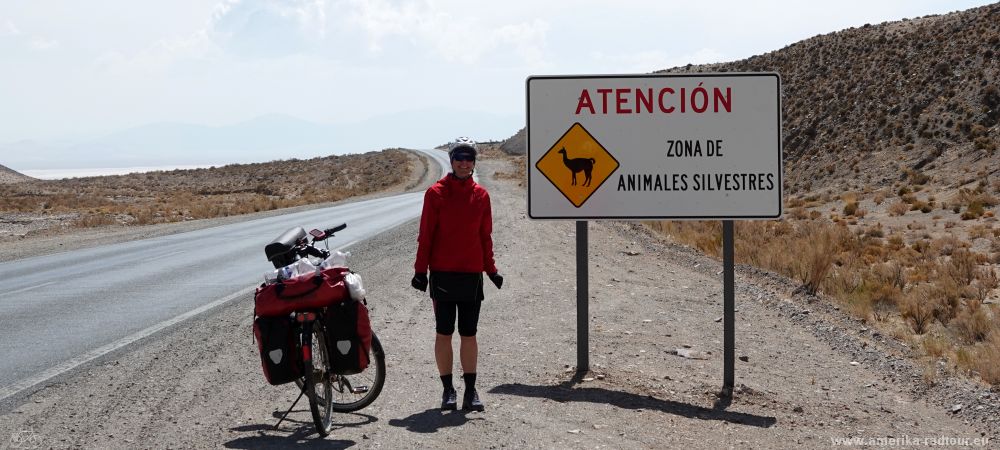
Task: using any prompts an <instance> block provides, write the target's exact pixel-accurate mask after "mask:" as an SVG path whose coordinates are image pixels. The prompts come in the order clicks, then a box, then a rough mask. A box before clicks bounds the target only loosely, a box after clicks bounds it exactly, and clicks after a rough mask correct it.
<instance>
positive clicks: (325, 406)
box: [304, 322, 333, 437]
mask: <svg viewBox="0 0 1000 450" xmlns="http://www.w3.org/2000/svg"><path fill="white" fill-rule="evenodd" d="M326 355H327V353H326V333H325V329H324V328H323V326H322V325H320V324H319V322H316V323H314V324H313V332H312V361H311V362H307V363H305V376H304V378H305V386H306V396H308V397H309V409H310V411H312V417H313V423H315V424H316V432H317V433H319V435H320V436H324V437H325V436H327V435H329V434H330V430H331V429H332V428H333V421H332V418H331V416H333V402H331V401H330V397H331V395H333V382H332V381H331V379H330V370H329V368H330V364H329V362H328V361H327V356H326Z"/></svg>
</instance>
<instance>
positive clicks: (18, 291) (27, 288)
mask: <svg viewBox="0 0 1000 450" xmlns="http://www.w3.org/2000/svg"><path fill="white" fill-rule="evenodd" d="M51 284H56V282H55V281H50V282H48V283H42V284H39V285H36V286H30V287H26V288H21V289H18V290H16V291H10V292H8V293H6V294H5V295H13V294H20V293H22V292H28V291H30V290H32V289H38V288H40V287H45V286H48V285H51Z"/></svg>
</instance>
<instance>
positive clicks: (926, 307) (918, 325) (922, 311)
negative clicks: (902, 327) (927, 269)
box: [900, 285, 934, 334]
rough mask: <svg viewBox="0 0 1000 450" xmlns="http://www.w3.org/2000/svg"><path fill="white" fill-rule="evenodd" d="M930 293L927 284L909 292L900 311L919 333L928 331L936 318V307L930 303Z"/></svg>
mask: <svg viewBox="0 0 1000 450" xmlns="http://www.w3.org/2000/svg"><path fill="white" fill-rule="evenodd" d="M928 294H931V291H930V289H928V288H927V286H926V285H921V286H918V287H917V288H915V289H912V290H911V291H910V292H908V293H907V295H906V296H904V298H903V301H902V310H901V311H900V313H901V314H902V316H903V319H905V320H906V323H907V324H908V325H910V328H911V329H912V330H913V332H914V333H917V334H924V333H926V332H927V327H929V326H930V324H931V322H932V321H933V320H934V308H933V306H932V305H930V304H928V303H929V302H928V297H929V295H928Z"/></svg>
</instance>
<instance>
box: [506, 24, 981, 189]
mask: <svg viewBox="0 0 1000 450" xmlns="http://www.w3.org/2000/svg"><path fill="white" fill-rule="evenodd" d="M998 53H1000V4H993V5H989V6H984V7H980V8H975V9H970V10H967V11H961V12H956V13H951V14H947V15H940V16H927V17H922V18H917V19H910V20H902V21H897V22H886V23H882V24H878V25H868V24H866V25H864V26H862V27H860V28H849V29H846V30H843V31H839V32H836V33H831V34H826V35H821V36H816V37H813V38H810V39H806V40H804V41H801V42H797V43H794V44H792V45H789V46H788V47H785V48H783V49H780V50H776V51H773V52H770V53H767V54H763V55H758V56H754V57H751V58H748V59H746V60H742V61H735V62H729V63H721V64H712V65H703V66H686V67H679V68H673V69H668V70H664V71H661V73H669V72H751V71H773V72H777V73H779V74H780V75H781V78H782V88H783V100H782V101H783V115H784V124H783V125H784V132H783V135H784V152H785V161H786V163H785V174H786V181H787V185H786V188H787V189H786V192H787V193H789V194H793V195H794V194H796V193H803V192H806V191H814V190H818V189H821V188H829V189H830V190H832V191H841V190H855V189H857V190H861V189H863V188H865V187H870V188H879V187H885V186H890V185H892V184H893V183H894V182H895V181H898V180H900V179H901V178H905V177H909V178H910V179H911V180H919V181H922V183H920V184H923V183H931V184H934V185H938V186H940V187H943V188H955V187H959V186H962V185H964V184H968V183H971V182H975V181H979V180H980V179H983V178H985V177H986V176H987V175H988V174H991V173H993V172H994V171H995V170H997V169H996V168H997V167H1000V165H998V164H997V163H998V160H997V158H998V156H997V154H996V153H997V152H996V150H997V146H998V143H1000V131H998V127H997V123H998V121H1000V91H998V81H997V80H998V79H1000V55H998ZM522 132H523V130H522ZM521 135H522V133H518V135H516V136H515V137H513V138H511V139H510V140H509V142H508V143H507V146H508V147H516V146H517V142H516V141H517V139H518V137H519V136H521ZM521 142H523V138H521ZM521 145H523V144H521Z"/></svg>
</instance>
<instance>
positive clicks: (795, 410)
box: [792, 406, 803, 413]
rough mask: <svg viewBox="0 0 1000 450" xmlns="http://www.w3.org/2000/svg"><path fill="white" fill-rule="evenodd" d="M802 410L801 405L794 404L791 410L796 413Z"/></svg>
mask: <svg viewBox="0 0 1000 450" xmlns="http://www.w3.org/2000/svg"><path fill="white" fill-rule="evenodd" d="M802 411H803V410H802V407H801V406H796V407H794V408H792V412H797V413H800V412H802Z"/></svg>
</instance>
